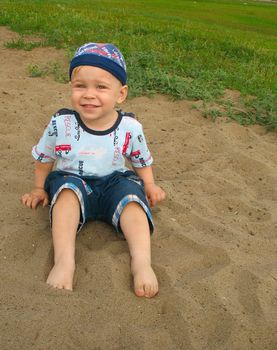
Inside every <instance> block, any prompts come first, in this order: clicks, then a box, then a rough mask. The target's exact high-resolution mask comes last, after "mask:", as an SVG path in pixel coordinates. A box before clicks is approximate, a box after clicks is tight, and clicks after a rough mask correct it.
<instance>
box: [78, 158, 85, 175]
mask: <svg viewBox="0 0 277 350" xmlns="http://www.w3.org/2000/svg"><path fill="white" fill-rule="evenodd" d="M78 171H79V175H80V176H83V174H84V161H83V160H79V167H78Z"/></svg>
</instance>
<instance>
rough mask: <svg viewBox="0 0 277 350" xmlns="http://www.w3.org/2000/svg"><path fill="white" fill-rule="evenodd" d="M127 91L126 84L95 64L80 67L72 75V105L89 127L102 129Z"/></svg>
mask: <svg viewBox="0 0 277 350" xmlns="http://www.w3.org/2000/svg"><path fill="white" fill-rule="evenodd" d="M127 92H128V88H127V86H126V85H125V86H122V85H121V83H120V81H119V80H118V79H117V78H115V77H114V76H113V75H112V74H110V73H109V72H107V71H105V70H104V69H101V68H98V67H92V66H82V67H80V68H79V69H77V70H76V71H75V72H74V74H73V75H72V80H71V103H72V107H73V108H74V109H75V110H76V111H77V112H78V113H79V114H80V117H81V118H82V120H83V122H84V123H85V124H86V125H87V126H88V127H90V128H91V129H93V128H100V129H101V127H103V128H104V129H105V127H106V126H107V125H109V123H113V121H115V120H114V119H115V118H116V117H117V114H116V113H115V110H114V107H115V105H116V104H117V103H122V102H123V101H124V100H125V98H126V96H127ZM110 126H111V125H110ZM110 126H109V127H110Z"/></svg>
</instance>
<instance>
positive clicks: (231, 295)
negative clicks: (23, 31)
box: [0, 27, 277, 350]
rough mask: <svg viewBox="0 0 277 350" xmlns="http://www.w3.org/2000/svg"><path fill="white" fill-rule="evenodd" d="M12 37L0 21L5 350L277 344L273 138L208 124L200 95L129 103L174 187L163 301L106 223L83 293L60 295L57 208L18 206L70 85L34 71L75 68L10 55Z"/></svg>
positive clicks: (90, 248)
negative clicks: (40, 143)
mask: <svg viewBox="0 0 277 350" xmlns="http://www.w3.org/2000/svg"><path fill="white" fill-rule="evenodd" d="M16 37H17V34H15V33H13V32H11V31H9V30H8V29H6V28H4V27H0V41H1V42H0V51H1V53H0V54H1V65H0V80H1V90H0V101H1V103H0V110H1V115H0V118H1V119H0V123H1V124H0V125H1V129H0V130H1V151H0V152H1V157H0V165H1V169H2V172H3V174H2V177H1V184H2V186H1V188H2V191H1V193H2V198H1V216H0V220H1V230H0V259H1V264H0V276H1V277H0V280H1V289H0V302H1V304H0V307H1V317H0V337H1V338H0V344H1V345H0V348H1V350H17V349H26V350H29V349H40V350H52V349H53V350H56V349H59V350H70V349H74V350H76V349H84V350H89V349H95V350H96V349H98V350H102V349H103V350H109V349H118V350H120V349H131V350H136V349H138V350H144V349H145V350H152V349H155V350H163V349H166V350H174V349H184V350H198V349H210V350H221V349H226V350H227V349H228V350H233V349H237V350H244V349H247V350H248V349H253V350H254V349H255V350H257V349H261V350H266V349H268V350H273V349H277V339H276V330H277V314H276V310H277V308H276V289H277V288H276V287H277V263H276V250H277V249H276V237H277V140H276V133H275V134H274V133H266V131H265V130H264V129H263V128H262V127H258V126H253V127H243V126H240V125H238V124H236V123H227V122H226V121H225V120H223V119H221V120H217V121H216V122H212V121H210V120H207V119H205V118H203V116H202V115H201V113H200V112H199V111H197V110H196V109H193V108H192V106H193V105H194V104H195V101H177V102H172V101H171V100H170V99H169V98H167V97H164V96H156V97H154V98H153V99H150V98H147V97H140V98H135V99H132V100H128V101H127V103H126V104H125V106H124V110H126V111H133V112H135V113H136V115H137V117H138V119H139V120H140V121H141V122H142V123H143V124H144V129H145V134H146V136H147V138H148V141H149V146H150V148H151V151H152V153H153V156H154V159H155V165H154V171H155V174H156V179H157V183H159V184H160V186H162V187H163V188H164V190H166V192H167V200H166V201H164V202H163V203H161V204H160V205H159V206H158V207H157V208H156V209H155V210H154V213H153V215H154V220H155V223H156V232H155V234H154V236H153V238H152V254H153V266H154V269H155V271H156V272H157V276H158V279H159V283H160V293H159V295H158V296H157V297H155V298H153V299H151V300H148V299H144V298H138V297H136V296H135V295H134V294H133V291H132V278H131V275H130V271H129V254H128V248H127V245H126V242H125V241H121V240H119V239H118V238H117V237H116V236H115V234H114V231H113V228H111V227H110V226H108V225H106V224H104V223H100V222H95V223H89V224H87V225H86V227H85V228H84V229H83V231H82V233H81V234H80V235H79V237H78V239H77V248H76V249H77V252H76V259H77V271H76V278H75V282H74V289H75V290H74V292H67V291H57V290H54V289H51V288H50V287H48V286H46V284H45V279H46V276H47V274H48V272H49V270H50V267H51V264H52V258H53V250H52V242H51V233H50V227H49V222H48V209H47V208H45V209H42V208H39V209H38V210H37V211H31V210H29V209H28V208H25V207H23V206H22V204H21V203H20V201H19V198H20V196H21V195H22V194H23V193H25V192H26V191H29V190H30V189H31V188H32V181H33V164H34V162H33V159H32V157H31V153H30V152H31V147H32V145H34V144H35V143H36V142H37V140H38V138H39V137H40V135H41V132H42V130H43V128H44V126H45V125H46V124H47V123H48V121H49V119H50V117H51V115H52V114H53V113H54V112H55V111H56V110H58V109H59V108H61V107H69V106H70V105H69V100H68V96H69V89H68V86H67V85H66V84H61V83H57V82H55V81H54V79H53V78H52V77H46V78H30V77H28V73H27V70H26V67H27V66H28V65H29V64H46V63H47V62H49V61H55V60H58V61H60V62H61V63H65V58H64V57H65V53H64V52H63V51H62V50H55V49H53V48H37V49H34V50H33V51H30V52H27V51H22V50H12V49H7V48H5V47H4V45H3V44H4V43H5V42H7V41H9V40H11V39H12V38H16ZM226 95H228V96H229V97H230V96H231V97H233V98H236V97H237V95H238V92H230V91H226ZM196 103H201V101H200V102H196Z"/></svg>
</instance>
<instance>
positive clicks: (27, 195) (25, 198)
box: [21, 193, 29, 205]
mask: <svg viewBox="0 0 277 350" xmlns="http://www.w3.org/2000/svg"><path fill="white" fill-rule="evenodd" d="M28 198H29V194H28V193H25V194H24V195H23V196H22V197H21V202H22V203H23V204H24V205H26V202H27V200H28Z"/></svg>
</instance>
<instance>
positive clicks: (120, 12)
mask: <svg viewBox="0 0 277 350" xmlns="http://www.w3.org/2000/svg"><path fill="white" fill-rule="evenodd" d="M245 3H247V4H245ZM276 18H277V3H264V2H258V1H247V0H245V1H239V0H237V1H236V0H233V1H227V0H226V1H224V0H221V1H213V0H210V1H208V0H207V1H189V0H183V1H182V0H176V1H170V2H169V1H167V0H149V1H142V0H141V1H127V0H122V1H117V0H95V1H92V0H91V1H89V0H75V1H73V0H66V1H65V0H61V1H55V0H50V1H42V0H32V1H31V0H25V1H12V0H9V1H5V0H2V1H1V4H0V25H6V26H9V27H10V28H11V29H12V30H14V31H16V32H18V33H20V34H21V36H22V37H21V39H20V40H19V42H18V43H7V46H9V47H18V48H20V47H21V48H23V49H31V48H32V45H33V46H34V47H35V46H36V45H37V46H38V45H39V44H38V43H37V42H31V43H24V39H23V38H24V35H28V34H35V35H39V36H41V38H42V41H41V43H40V45H41V46H48V45H49V46H55V47H57V48H64V49H66V50H67V52H68V55H69V56H68V57H70V56H71V55H72V54H73V52H74V50H75V48H76V47H78V46H80V45H82V44H83V43H85V42H89V41H95V42H113V43H114V44H116V45H118V46H119V47H120V49H121V51H122V52H123V54H124V56H125V58H126V61H127V67H128V81H129V86H130V88H131V89H130V90H131V94H132V95H133V96H135V95H142V94H152V93H164V94H168V95H170V96H172V97H173V98H178V99H185V98H188V99H204V100H206V101H212V100H214V101H215V100H217V101H218V99H219V97H220V96H221V94H222V92H223V90H224V89H226V88H228V89H236V90H239V91H240V92H241V93H242V96H244V97H243V98H242V101H241V105H242V107H243V110H245V111H246V112H243V113H241V115H240V114H239V113H237V112H236V110H235V109H233V110H231V109H230V108H229V110H230V113H229V114H228V115H229V117H230V118H232V119H236V120H238V121H239V122H240V123H242V124H260V125H265V126H266V127H267V128H268V129H271V130H277V115H276V109H277V108H276V100H277V98H276V88H277V84H276V76H277V74H276V73H277V70H276V63H277V55H276V51H277V44H276V42H277V41H276V34H277V21H276ZM249 95H251V96H255V98H254V99H253V98H252V99H249V98H247V96H249ZM249 101H250V102H249ZM219 103H220V102H219ZM216 117H218V115H216Z"/></svg>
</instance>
